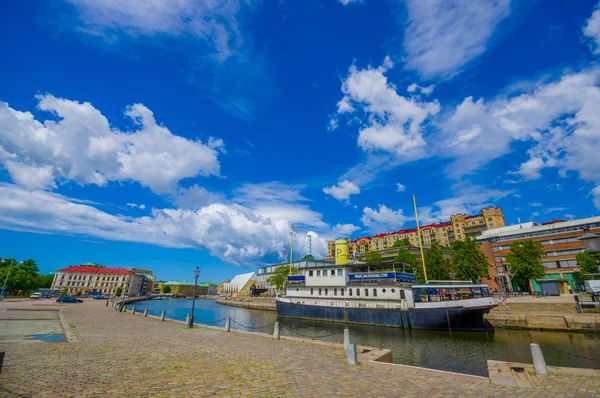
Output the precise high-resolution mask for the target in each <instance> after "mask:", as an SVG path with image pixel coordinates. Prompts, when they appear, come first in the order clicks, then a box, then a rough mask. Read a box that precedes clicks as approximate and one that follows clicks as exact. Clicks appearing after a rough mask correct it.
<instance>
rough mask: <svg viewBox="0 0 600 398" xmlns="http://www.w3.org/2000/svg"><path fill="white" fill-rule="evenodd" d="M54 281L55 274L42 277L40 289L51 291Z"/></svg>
mask: <svg viewBox="0 0 600 398" xmlns="http://www.w3.org/2000/svg"><path fill="white" fill-rule="evenodd" d="M52 281H54V274H46V275H41V276H40V282H39V285H38V288H41V289H49V288H51V287H52Z"/></svg>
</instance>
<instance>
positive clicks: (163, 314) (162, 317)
mask: <svg viewBox="0 0 600 398" xmlns="http://www.w3.org/2000/svg"><path fill="white" fill-rule="evenodd" d="M160 320H161V321H164V320H165V310H162V312H161V313H160Z"/></svg>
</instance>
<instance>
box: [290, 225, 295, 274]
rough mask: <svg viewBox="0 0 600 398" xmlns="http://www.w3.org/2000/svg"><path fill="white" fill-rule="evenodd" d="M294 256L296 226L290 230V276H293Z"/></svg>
mask: <svg viewBox="0 0 600 398" xmlns="http://www.w3.org/2000/svg"><path fill="white" fill-rule="evenodd" d="M293 254H294V224H292V228H290V275H292V256H293Z"/></svg>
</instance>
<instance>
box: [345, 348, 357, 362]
mask: <svg viewBox="0 0 600 398" xmlns="http://www.w3.org/2000/svg"><path fill="white" fill-rule="evenodd" d="M346 354H347V356H348V363H349V364H350V365H358V353H357V352H356V344H346Z"/></svg>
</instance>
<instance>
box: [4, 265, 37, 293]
mask: <svg viewBox="0 0 600 398" xmlns="http://www.w3.org/2000/svg"><path fill="white" fill-rule="evenodd" d="M39 271H40V270H39V268H38V266H37V264H36V263H35V261H33V260H31V259H30V260H25V261H22V262H21V263H18V262H17V261H16V260H15V259H14V258H9V259H6V260H2V261H1V262H0V281H1V282H0V283H2V284H4V281H5V280H6V276H7V275H8V274H9V273H10V275H9V277H8V280H7V283H6V289H7V291H11V290H23V291H25V292H27V291H30V290H33V289H37V288H38V286H39V283H40V275H39Z"/></svg>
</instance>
